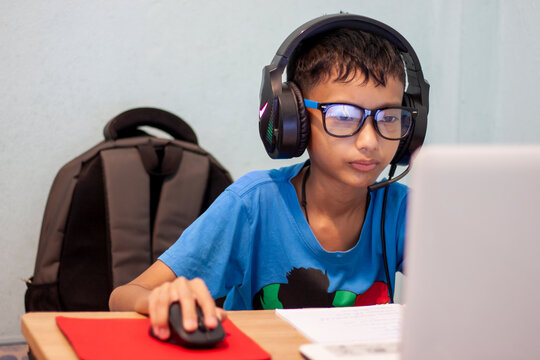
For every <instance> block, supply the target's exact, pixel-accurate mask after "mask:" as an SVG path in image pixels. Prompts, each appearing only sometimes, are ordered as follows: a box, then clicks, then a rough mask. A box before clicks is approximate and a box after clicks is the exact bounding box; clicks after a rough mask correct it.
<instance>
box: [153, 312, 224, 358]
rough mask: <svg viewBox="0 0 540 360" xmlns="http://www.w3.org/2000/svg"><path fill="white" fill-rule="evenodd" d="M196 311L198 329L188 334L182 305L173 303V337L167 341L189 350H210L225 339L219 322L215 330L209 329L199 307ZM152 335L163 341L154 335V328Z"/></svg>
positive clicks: (170, 323) (171, 328) (171, 319)
mask: <svg viewBox="0 0 540 360" xmlns="http://www.w3.org/2000/svg"><path fill="white" fill-rule="evenodd" d="M196 311H197V321H198V327H197V329H196V330H195V331H192V332H188V331H186V330H184V327H183V325H182V308H181V306H180V303H178V302H174V303H172V304H171V306H170V307H169V328H170V330H171V336H170V338H169V339H168V340H165V341H166V342H168V343H171V344H175V345H180V346H183V347H187V348H195V349H208V348H211V347H214V346H215V345H216V344H217V343H219V342H220V341H221V340H223V339H225V331H224V330H223V327H222V326H221V322H220V321H219V320H218V325H217V327H216V328H215V329H208V328H207V327H206V325H204V316H203V313H202V311H201V309H200V308H199V306H197V307H196ZM150 335H152V336H153V337H155V338H156V339H158V340H161V339H159V338H158V337H157V336H155V335H154V332H153V331H152V327H150Z"/></svg>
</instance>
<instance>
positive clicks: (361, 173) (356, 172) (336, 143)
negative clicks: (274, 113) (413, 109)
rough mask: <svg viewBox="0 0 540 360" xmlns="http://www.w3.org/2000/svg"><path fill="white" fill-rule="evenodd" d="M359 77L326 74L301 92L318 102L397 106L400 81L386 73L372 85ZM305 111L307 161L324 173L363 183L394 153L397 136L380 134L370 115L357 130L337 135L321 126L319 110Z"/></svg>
mask: <svg viewBox="0 0 540 360" xmlns="http://www.w3.org/2000/svg"><path fill="white" fill-rule="evenodd" d="M363 81H364V78H363V76H360V77H358V76H357V77H356V78H355V79H353V80H352V81H350V82H346V83H344V82H338V81H334V78H330V79H329V80H327V81H324V82H321V83H319V84H318V85H316V86H314V87H313V88H312V89H310V90H309V91H306V92H304V94H303V95H304V98H305V99H310V100H313V101H317V102H319V103H348V104H354V105H357V106H360V107H362V108H364V109H370V110H375V109H380V108H384V107H387V106H401V103H402V99H403V82H401V81H400V80H398V79H396V78H393V77H389V78H388V79H387V82H386V86H382V85H379V86H375V84H374V83H373V82H372V81H370V82H368V83H367V84H362V82H363ZM307 112H308V116H309V119H310V126H311V135H310V140H309V144H308V151H309V155H310V159H311V164H312V166H313V167H316V168H317V169H318V170H319V171H320V172H321V173H322V174H324V176H326V177H329V178H332V179H334V180H337V181H339V182H341V183H344V184H346V185H349V186H353V187H367V186H369V185H371V184H373V183H374V182H375V181H376V180H377V177H378V176H379V174H380V173H381V172H382V171H383V170H384V168H385V167H386V166H387V165H388V164H389V163H390V161H391V160H392V158H393V157H394V154H395V153H396V150H397V148H398V145H399V140H386V139H384V138H382V137H381V136H380V135H379V134H378V133H377V132H376V130H375V128H374V126H373V117H371V116H370V117H368V118H367V119H366V121H365V122H364V124H363V126H362V128H361V129H360V131H359V132H358V133H356V134H354V135H353V136H350V137H345V138H338V137H334V136H331V135H329V134H328V133H327V132H326V131H325V130H324V126H323V119H322V113H321V111H319V110H316V109H307Z"/></svg>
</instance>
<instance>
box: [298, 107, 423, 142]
mask: <svg viewBox="0 0 540 360" xmlns="http://www.w3.org/2000/svg"><path fill="white" fill-rule="evenodd" d="M331 105H347V106H352V107H354V108H357V109H360V110H362V113H363V114H364V117H363V118H362V120H361V121H360V122H359V123H358V128H357V129H356V130H355V131H354V132H352V133H351V134H349V135H335V134H332V133H331V132H329V131H328V129H327V128H326V111H327V110H328V107H329V106H331ZM304 106H305V107H306V108H310V109H315V110H319V111H320V112H321V113H322V117H323V127H324V131H326V133H327V134H328V135H330V136H334V137H338V138H345V137H351V136H353V135H354V134H356V133H358V132H359V131H360V129H361V128H362V126H364V123H365V122H366V119H367V118H368V117H370V116H373V127H374V128H375V131H377V134H379V135H380V136H381V137H382V138H383V139H386V140H403V139H405V138H406V137H407V136H408V135H409V132H410V131H411V129H412V128H413V127H414V121H415V119H416V116H417V115H418V110H417V109H415V108H411V107H407V106H387V107H384V108H381V109H375V110H370V109H364V108H363V107H360V106H358V105H354V104H348V103H319V102H317V101H313V100H308V99H304ZM386 109H402V110H407V111H409V112H410V113H411V126H409V128H408V129H407V132H406V133H405V134H404V135H402V136H401V137H400V138H397V139H393V138H388V137H386V136H384V135H383V134H381V131H380V130H379V126H378V125H377V121H375V116H377V114H378V113H379V111H382V110H386Z"/></svg>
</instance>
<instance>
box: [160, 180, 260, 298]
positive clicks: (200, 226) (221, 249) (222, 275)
mask: <svg viewBox="0 0 540 360" xmlns="http://www.w3.org/2000/svg"><path fill="white" fill-rule="evenodd" d="M250 233H251V229H250V219H249V216H248V212H247V211H246V208H245V206H244V205H243V202H242V200H241V199H240V198H239V197H238V195H236V194H235V193H234V192H231V191H229V190H225V191H224V192H223V193H222V194H221V195H220V196H219V197H218V198H217V199H216V200H215V201H214V202H213V203H212V205H211V206H210V207H209V208H208V209H207V210H206V212H204V214H202V215H201V216H200V217H199V218H198V219H197V220H195V222H193V224H191V225H190V226H189V227H188V228H187V229H186V230H185V231H184V232H183V233H182V235H181V236H180V238H179V239H178V240H177V241H176V242H175V243H174V244H173V245H172V246H171V247H170V248H169V249H168V250H166V251H165V252H164V253H163V254H162V255H161V256H160V257H159V260H161V261H163V262H164V263H165V264H166V265H167V266H168V267H169V268H171V270H172V271H173V272H174V273H175V274H176V275H177V276H184V277H186V278H188V279H192V278H195V277H199V278H202V279H203V280H204V281H205V283H206V285H207V287H208V289H209V290H210V293H211V294H212V296H213V297H214V298H215V299H216V298H220V297H223V296H226V295H227V293H228V292H229V291H230V289H232V288H233V287H235V286H239V285H240V284H242V282H243V279H244V277H245V272H246V268H247V267H248V265H247V264H246V263H245V261H247V260H246V259H249V258H250V257H249V256H246V255H247V254H249V253H250V252H251V249H250V241H249V239H250ZM242 254H243V255H245V256H242Z"/></svg>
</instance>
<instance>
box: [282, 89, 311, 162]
mask: <svg viewBox="0 0 540 360" xmlns="http://www.w3.org/2000/svg"><path fill="white" fill-rule="evenodd" d="M287 84H288V86H289V89H290V90H291V93H292V94H293V96H294V98H295V101H296V111H297V113H298V146H297V149H296V151H295V153H294V155H292V157H298V156H301V155H302V154H303V153H304V151H305V150H306V147H307V143H308V141H309V133H310V126H309V118H308V116H307V111H306V107H305V106H304V96H302V91H301V90H300V88H299V87H298V85H296V84H295V83H294V82H292V81H289V82H288V83H287Z"/></svg>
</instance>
